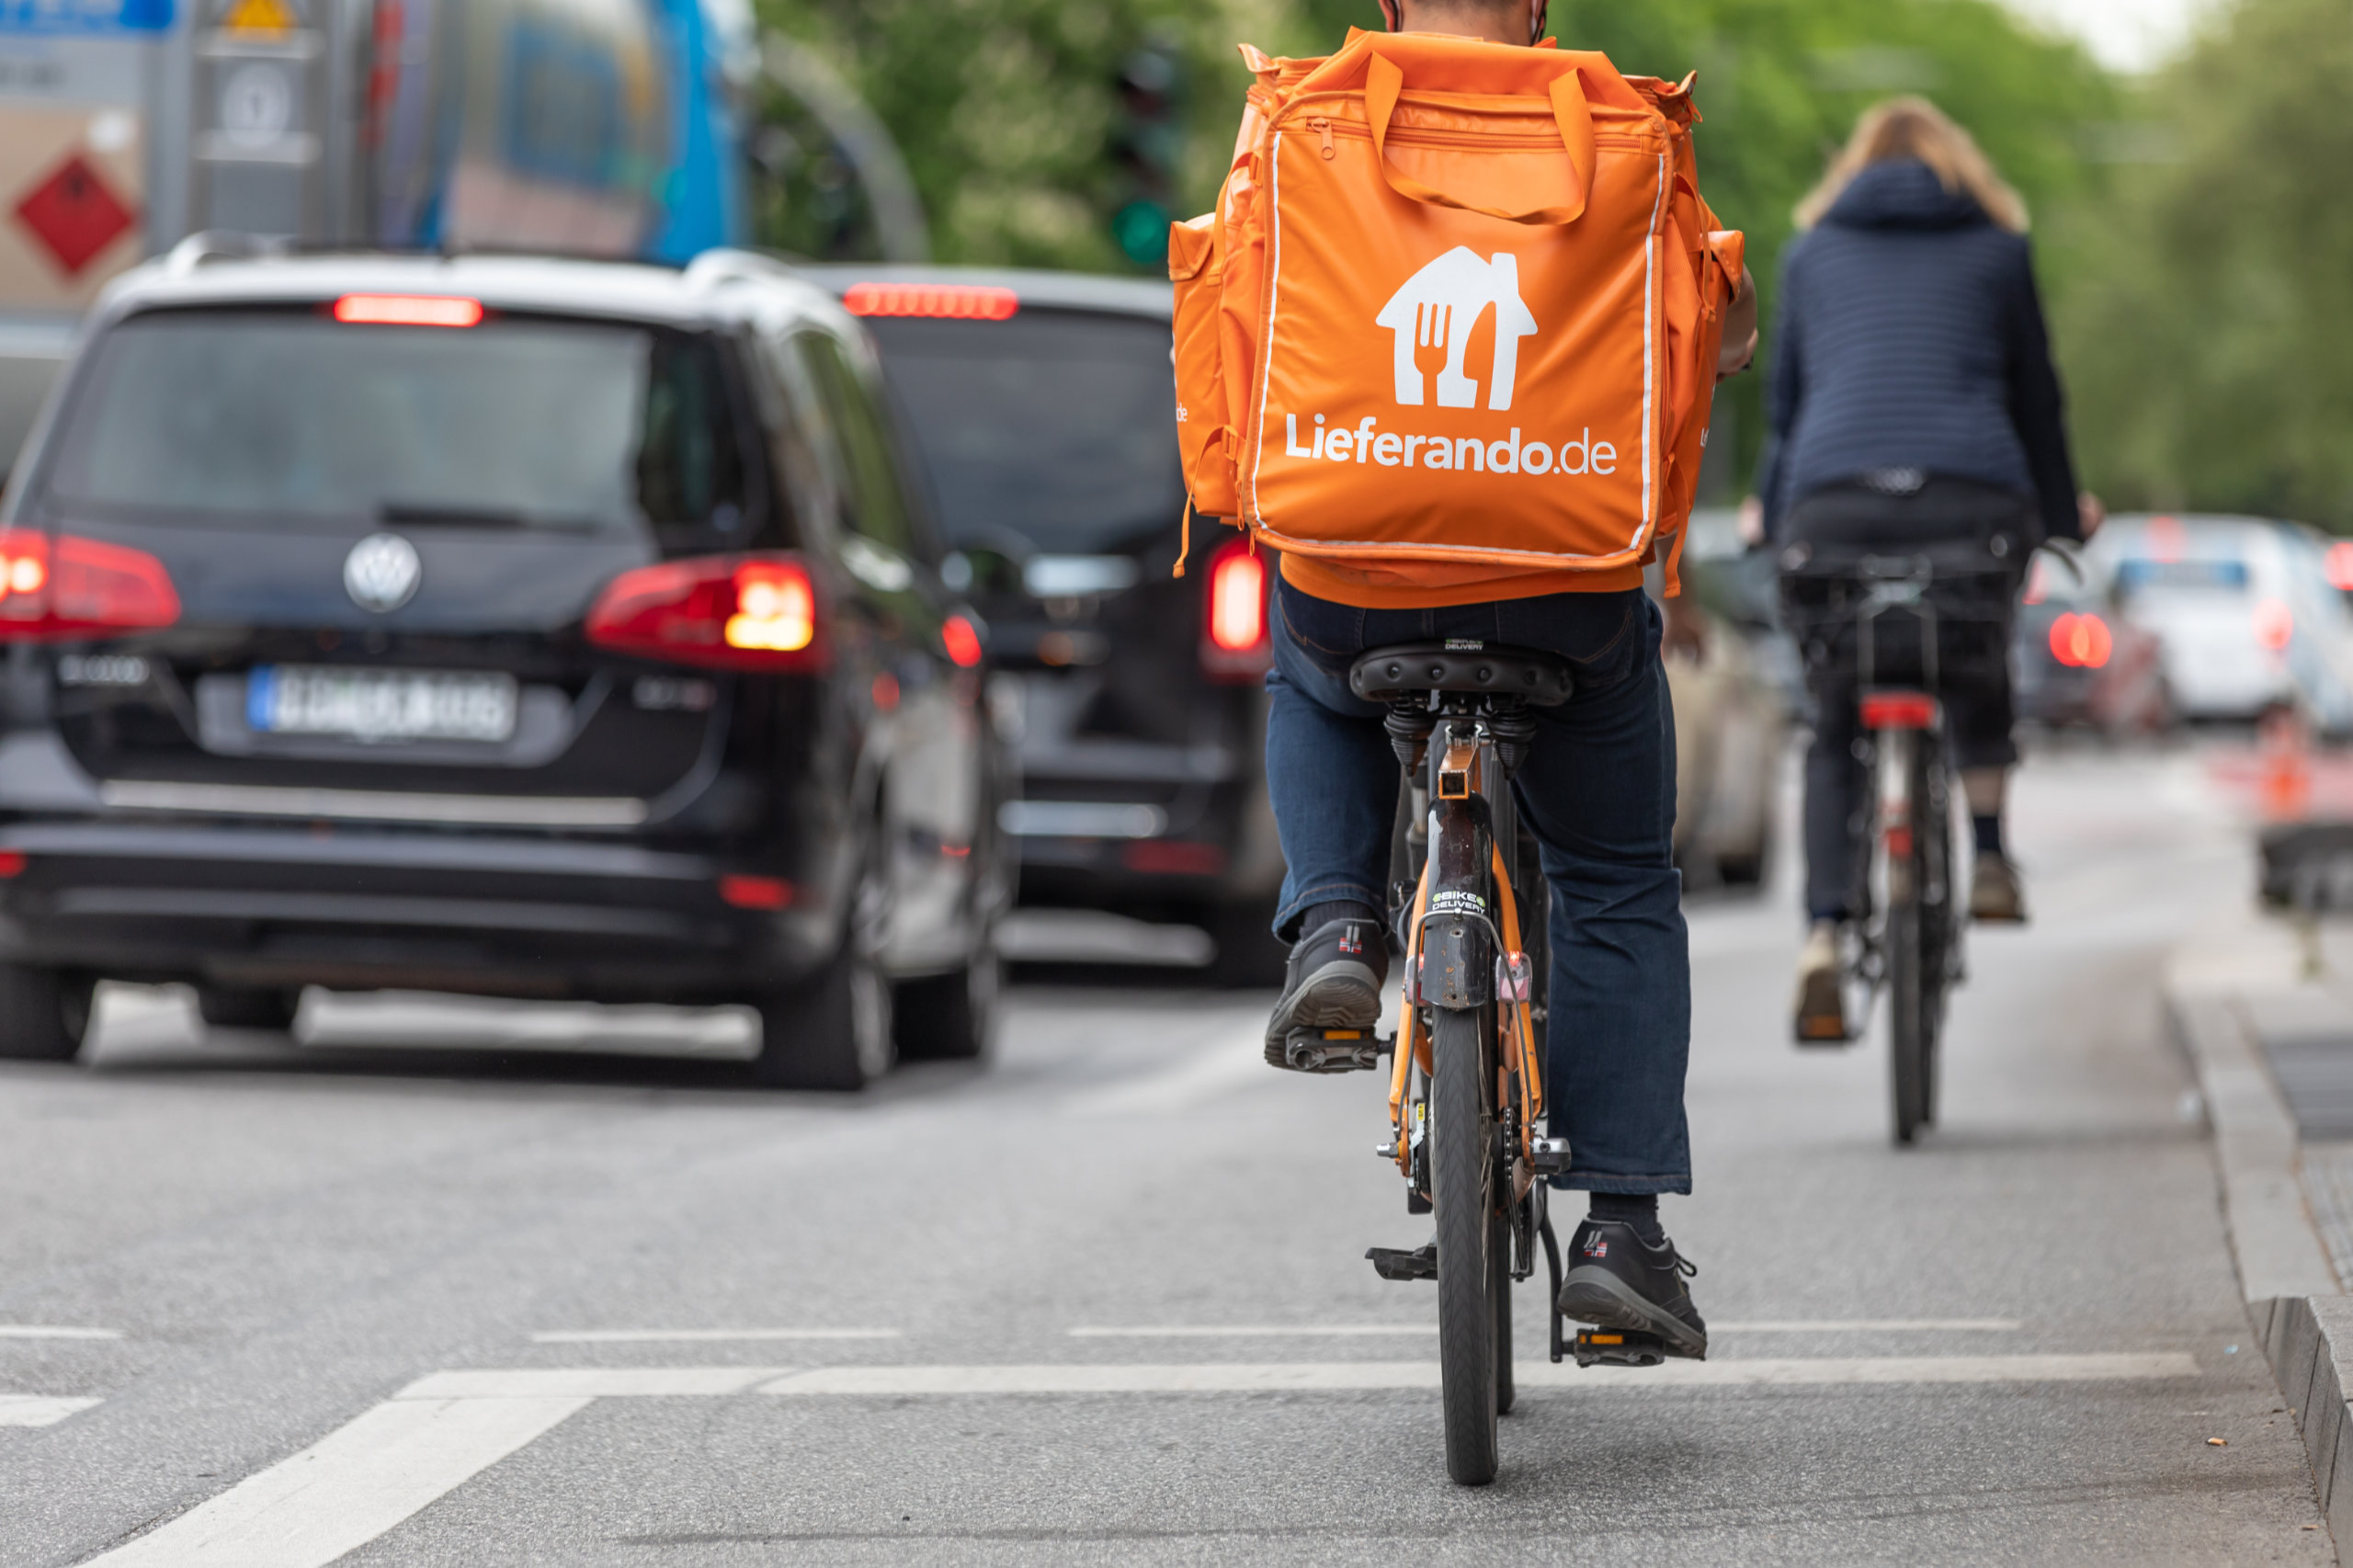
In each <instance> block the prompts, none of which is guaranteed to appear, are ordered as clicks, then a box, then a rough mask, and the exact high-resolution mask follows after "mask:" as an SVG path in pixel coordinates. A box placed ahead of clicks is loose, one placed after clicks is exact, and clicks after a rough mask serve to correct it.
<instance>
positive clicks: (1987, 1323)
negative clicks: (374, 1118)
mask: <svg viewBox="0 0 2353 1568" xmlns="http://www.w3.org/2000/svg"><path fill="white" fill-rule="evenodd" d="M2025 1327H2026V1324H2025V1323H2024V1322H2023V1321H2021V1320H2020V1319H2018V1318H1768V1319H1757V1320H1755V1321H1753V1322H1732V1323H1719V1324H1712V1325H1711V1327H1710V1332H1711V1333H1713V1334H2017V1333H2019V1332H2021V1331H2022V1330H2023V1329H2024V1328H2025ZM1437 1332H1438V1324H1435V1323H1300V1324H1288V1325H1276V1324H1256V1325H1234V1326H1230V1325H1228V1324H1160V1325H1154V1326H1135V1327H1106V1326H1100V1325H1090V1326H1087V1327H1084V1328H1066V1329H1064V1330H1063V1333H1064V1334H1066V1335H1069V1336H1070V1337H1071V1338H1073V1339H1283V1338H1326V1339H1345V1338H1355V1337H1358V1336H1364V1337H1370V1336H1374V1335H1399V1334H1420V1335H1429V1334H1436V1333H1437ZM533 1337H534V1338H537V1337H539V1336H538V1335H533Z"/></svg>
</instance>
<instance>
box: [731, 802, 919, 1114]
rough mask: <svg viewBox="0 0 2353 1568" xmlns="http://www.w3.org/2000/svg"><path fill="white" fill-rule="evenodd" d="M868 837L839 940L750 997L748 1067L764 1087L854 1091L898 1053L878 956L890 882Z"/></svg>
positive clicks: (887, 920) (885, 929)
mask: <svg viewBox="0 0 2353 1568" xmlns="http://www.w3.org/2000/svg"><path fill="white" fill-rule="evenodd" d="M875 842H876V846H877V850H876V853H875V854H874V855H873V856H872V857H871V858H870V860H869V863H868V866H867V868H866V870H865V873H864V874H863V875H862V876H860V877H859V879H858V890H857V892H854V893H853V894H852V895H851V897H850V907H849V914H848V918H847V920H846V921H845V922H844V929H843V932H842V941H841V946H840V948H839V949H836V950H835V954H834V956H833V957H832V958H831V959H830V960H827V961H826V962H825V963H824V964H822V965H820V966H819V967H818V968H817V969H816V971H813V973H811V974H809V975H808V976H806V977H805V978H803V979H801V980H800V981H798V982H795V983H792V984H790V985H787V986H782V987H779V989H777V990H775V991H772V992H769V993H768V994H766V995H764V996H761V997H760V998H759V999H758V1000H757V1001H756V1003H755V1006H757V1008H758V1009H759V1014H760V1053H759V1055H757V1056H756V1057H755V1058H753V1060H752V1075H753V1076H754V1077H756V1078H757V1079H758V1080H759V1081H760V1082H761V1083H763V1084H766V1085H768V1086H769V1087H771V1088H778V1089H824V1090H828V1091H831V1092H833V1093H836V1094H854V1093H856V1092H857V1091H858V1090H860V1089H863V1088H864V1087H866V1085H869V1084H870V1083H872V1082H873V1081H874V1080H875V1079H877V1078H880V1077H882V1076H884V1075H885V1074H888V1073H889V1072H890V1071H891V1067H892V1063H893V1062H895V1061H896V1060H897V1058H898V1049H897V1044H896V1041H895V1040H893V1038H892V1023H891V1011H892V1009H891V1003H892V994H891V983H890V981H889V980H888V979H887V978H886V977H885V976H884V975H883V973H882V962H881V952H882V944H883V941H884V939H885V938H886V937H887V936H888V934H889V932H890V928H891V899H890V886H889V881H888V879H887V876H886V874H885V871H884V869H883V866H882V865H881V863H880V862H881V854H880V840H879V838H877V839H876V841H875Z"/></svg>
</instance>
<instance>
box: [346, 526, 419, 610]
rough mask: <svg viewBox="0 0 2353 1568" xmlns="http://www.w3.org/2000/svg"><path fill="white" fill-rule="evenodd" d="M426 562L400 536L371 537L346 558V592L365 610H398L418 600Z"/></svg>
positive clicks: (412, 546)
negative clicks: (418, 586) (413, 600)
mask: <svg viewBox="0 0 2353 1568" xmlns="http://www.w3.org/2000/svg"><path fill="white" fill-rule="evenodd" d="M424 579H425V562H422V561H419V560H418V559H417V558H416V546H415V545H413V544H411V543H409V541H408V540H404V539H403V538H401V536H400V535H398V534H369V536H368V537H367V538H366V539H363V540H360V541H359V542H358V544H355V545H353V546H352V547H351V553H350V554H349V555H347V556H345V557H344V558H343V591H344V592H345V593H347V594H349V595H350V596H351V602H352V603H354V604H356V605H358V607H359V608H362V609H372V610H374V611H376V612H377V613H378V614H383V613H385V612H387V611H390V610H396V609H398V608H401V606H403V605H404V604H406V603H408V601H409V600H410V599H412V598H414V597H416V585H417V584H419V583H420V582H422V581H424Z"/></svg>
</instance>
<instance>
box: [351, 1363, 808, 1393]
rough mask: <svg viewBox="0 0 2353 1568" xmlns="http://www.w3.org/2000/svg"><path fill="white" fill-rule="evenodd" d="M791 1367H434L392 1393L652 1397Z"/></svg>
mask: <svg viewBox="0 0 2353 1568" xmlns="http://www.w3.org/2000/svg"><path fill="white" fill-rule="evenodd" d="M792 1370H793V1369H792V1368H790V1367H515V1368H505V1367H497V1368H486V1369H480V1370H469V1371H454V1372H435V1373H433V1374H432V1375H431V1376H429V1377H423V1378H419V1379H417V1380H416V1381H415V1382H413V1383H411V1384H409V1385H408V1387H406V1388H404V1389H403V1390H401V1392H398V1393H396V1394H394V1395H392V1398H393V1399H394V1400H396V1401H398V1400H412V1399H573V1398H579V1399H647V1398H664V1397H671V1396H686V1397H697V1396H708V1395H712V1394H728V1393H742V1392H745V1390H746V1389H749V1388H752V1387H753V1386H755V1385H756V1384H759V1383H763V1382H766V1381H768V1380H769V1379H771V1378H779V1377H783V1376H786V1375H788V1374H789V1373H790V1372H791V1371H792Z"/></svg>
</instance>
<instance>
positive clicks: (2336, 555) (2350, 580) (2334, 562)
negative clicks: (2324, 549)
mask: <svg viewBox="0 0 2353 1568" xmlns="http://www.w3.org/2000/svg"><path fill="white" fill-rule="evenodd" d="M2321 571H2322V573H2323V574H2325V575H2326V576H2327V578H2328V585H2329V586H2330V587H2332V588H2336V589H2338V590H2339V591H2341V592H2344V593H2348V594H2353V539H2341V540H2337V541H2336V543H2335V544H2332V545H2330V546H2329V547H2328V553H2327V554H2326V555H2324V556H2323V557H2321Z"/></svg>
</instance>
